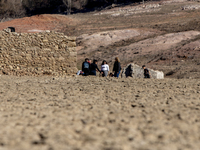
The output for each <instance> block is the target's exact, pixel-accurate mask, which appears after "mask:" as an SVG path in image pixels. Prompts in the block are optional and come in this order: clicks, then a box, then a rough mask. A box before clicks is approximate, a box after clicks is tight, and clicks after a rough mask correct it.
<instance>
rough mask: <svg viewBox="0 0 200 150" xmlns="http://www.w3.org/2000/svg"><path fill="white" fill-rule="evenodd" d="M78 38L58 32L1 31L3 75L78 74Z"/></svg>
mask: <svg viewBox="0 0 200 150" xmlns="http://www.w3.org/2000/svg"><path fill="white" fill-rule="evenodd" d="M76 62H77V53H76V38H74V37H68V36H65V35H64V34H63V33H57V32H50V31H46V32H41V33H16V32H10V31H9V29H6V30H3V31H0V74H7V75H43V74H48V75H64V74H71V73H76V71H77V68H76V65H77V63H76Z"/></svg>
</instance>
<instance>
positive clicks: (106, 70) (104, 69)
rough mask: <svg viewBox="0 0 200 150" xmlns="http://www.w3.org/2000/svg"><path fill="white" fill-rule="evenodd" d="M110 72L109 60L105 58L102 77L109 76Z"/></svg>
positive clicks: (102, 65)
mask: <svg viewBox="0 0 200 150" xmlns="http://www.w3.org/2000/svg"><path fill="white" fill-rule="evenodd" d="M108 72H109V66H108V64H107V62H106V61H105V60H104V61H103V62H102V64H101V73H102V77H107V75H108Z"/></svg>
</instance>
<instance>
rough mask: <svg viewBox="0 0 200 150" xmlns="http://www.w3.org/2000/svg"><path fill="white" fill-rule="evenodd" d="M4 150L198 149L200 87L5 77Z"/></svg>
mask: <svg viewBox="0 0 200 150" xmlns="http://www.w3.org/2000/svg"><path fill="white" fill-rule="evenodd" d="M0 78H1V80H0V85H1V88H0V99H1V103H0V111H1V113H0V116H1V121H0V127H1V131H0V132H1V135H3V136H1V138H0V149H2V150H4V149H5V150H6V149H9V150H27V149H31V150H37V149H40V150H50V149H51V150H64V149H65V150H66V149H67V150H75V149H76V150H77V149H87V150H94V149H96V150H105V149H112V150H119V149H123V150H132V149H134V150H141V149H149V150H160V149H162V150H177V149H185V148H187V149H188V150H194V149H196V150H197V149H198V148H199V147H200V145H199V138H200V136H199V132H200V128H199V127H200V120H199V118H200V103H199V100H200V99H199V97H200V96H199V94H200V81H199V80H175V79H164V80H143V79H140V80H136V79H134V80H133V79H131V78H127V79H114V78H98V77H96V78H95V77H94V78H93V77H86V78H83V77H66V78H57V77H47V76H45V77H37V78H36V77H21V78H19V77H9V76H1V77H0Z"/></svg>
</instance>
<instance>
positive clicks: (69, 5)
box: [62, 0, 72, 14]
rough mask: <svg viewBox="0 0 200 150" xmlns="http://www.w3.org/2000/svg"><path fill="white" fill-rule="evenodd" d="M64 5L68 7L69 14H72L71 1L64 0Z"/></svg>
mask: <svg viewBox="0 0 200 150" xmlns="http://www.w3.org/2000/svg"><path fill="white" fill-rule="evenodd" d="M62 1H63V4H64V5H65V6H66V7H67V14H71V7H72V1H71V0H62Z"/></svg>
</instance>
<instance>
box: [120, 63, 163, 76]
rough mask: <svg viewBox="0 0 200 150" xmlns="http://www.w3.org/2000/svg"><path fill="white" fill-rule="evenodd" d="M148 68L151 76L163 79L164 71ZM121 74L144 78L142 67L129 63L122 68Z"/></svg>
mask: <svg viewBox="0 0 200 150" xmlns="http://www.w3.org/2000/svg"><path fill="white" fill-rule="evenodd" d="M148 70H149V72H150V74H151V78H153V79H164V73H163V72H162V71H157V70H153V69H148ZM121 76H122V78H124V77H133V78H144V69H142V67H141V66H138V65H136V64H134V63H131V64H128V65H127V66H126V67H124V68H123V70H122V74H121Z"/></svg>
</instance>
